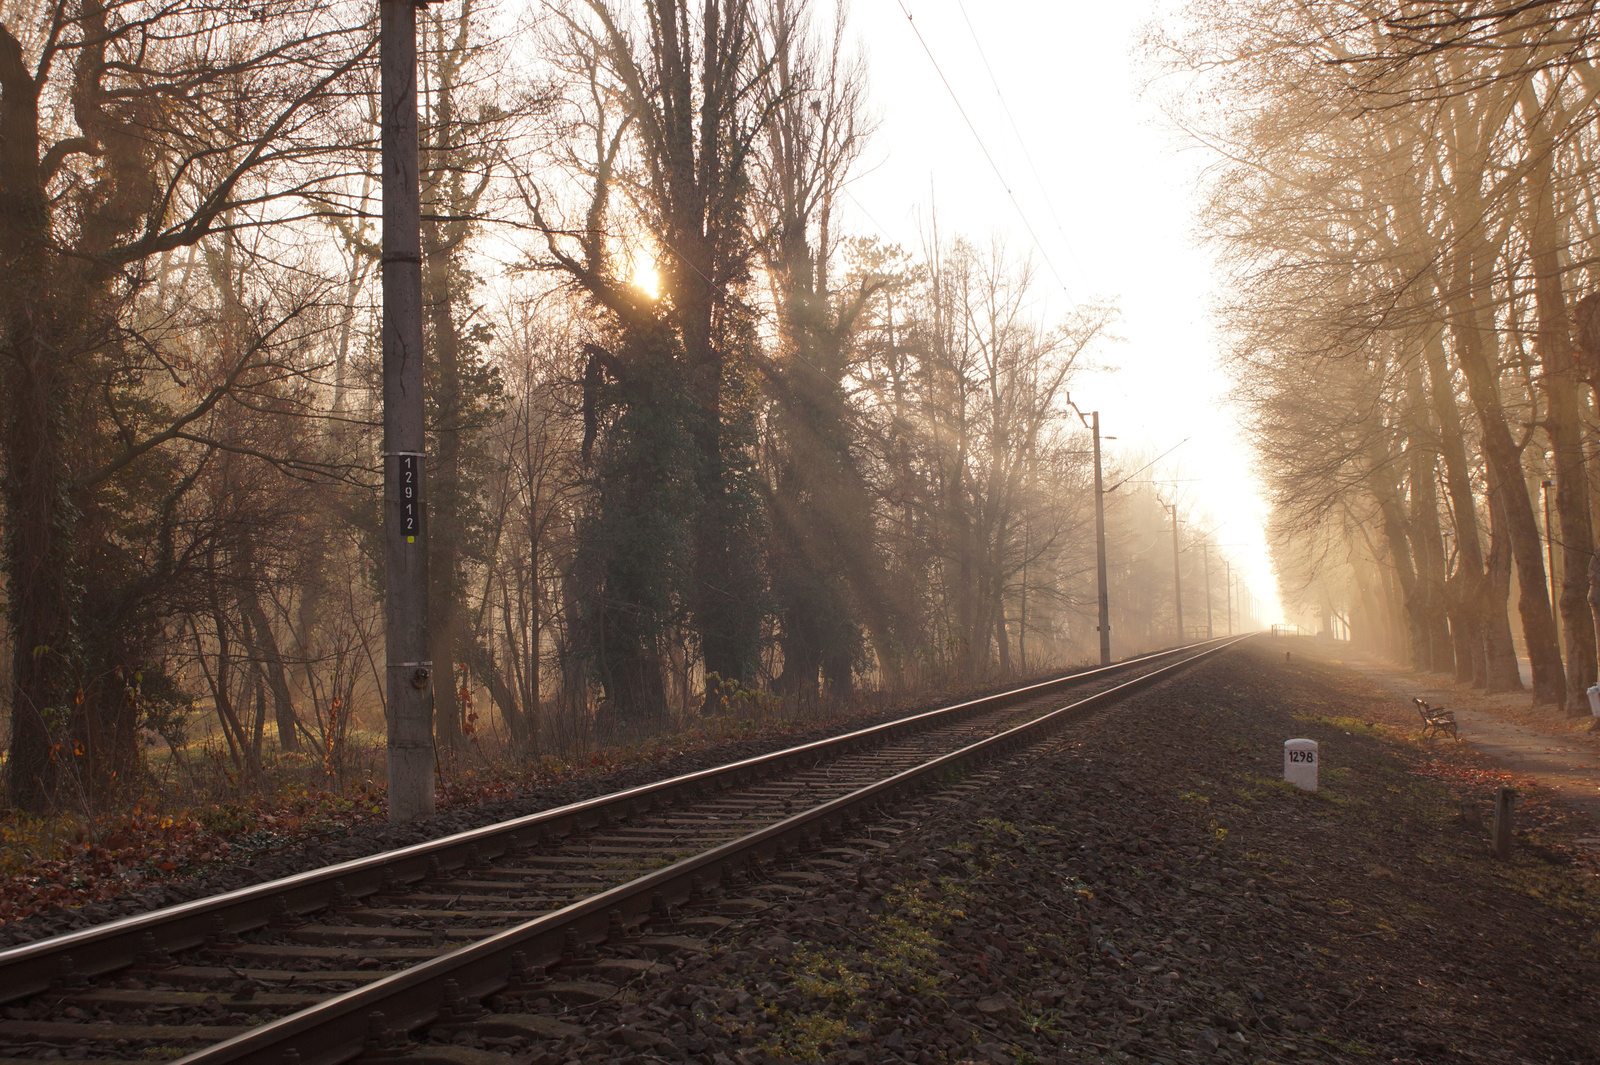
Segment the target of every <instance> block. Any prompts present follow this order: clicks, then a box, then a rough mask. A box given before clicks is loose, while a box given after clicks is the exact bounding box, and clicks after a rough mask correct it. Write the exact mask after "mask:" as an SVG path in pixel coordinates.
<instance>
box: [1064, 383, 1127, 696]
mask: <svg viewBox="0 0 1600 1065" xmlns="http://www.w3.org/2000/svg"><path fill="white" fill-rule="evenodd" d="M1067 406H1069V407H1071V408H1072V409H1073V410H1074V411H1077V414H1078V420H1079V421H1081V422H1083V424H1084V425H1085V426H1086V427H1088V429H1089V431H1090V432H1091V433H1093V434H1094V552H1095V574H1096V578H1097V579H1098V581H1099V584H1100V624H1099V625H1098V626H1097V627H1096V631H1097V632H1099V633H1100V664H1101V665H1102V666H1109V665H1110V664H1111V592H1110V590H1109V589H1107V587H1106V488H1105V478H1104V476H1103V475H1102V473H1101V470H1100V440H1101V437H1100V412H1099V411H1097V410H1096V411H1090V412H1089V413H1088V414H1084V413H1083V411H1081V410H1079V409H1078V405H1077V404H1076V403H1074V402H1072V396H1071V394H1068V396H1067ZM1105 439H1107V440H1115V439H1116V437H1114V436H1108V437H1105ZM1112 487H1113V490H1115V486H1114V485H1113V486H1112Z"/></svg>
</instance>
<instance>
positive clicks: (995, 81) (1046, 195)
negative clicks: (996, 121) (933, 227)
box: [956, 0, 1083, 299]
mask: <svg viewBox="0 0 1600 1065" xmlns="http://www.w3.org/2000/svg"><path fill="white" fill-rule="evenodd" d="M956 7H957V8H958V9H959V10H960V11H961V19H962V21H963V22H965V23H966V24H967V35H968V36H969V37H971V38H972V47H973V48H974V49H975V50H976V51H977V53H978V58H979V59H980V60H982V61H983V69H984V72H985V73H987V74H988V75H989V84H990V85H992V86H994V95H995V99H997V100H999V101H1000V109H1001V110H1002V111H1004V112H1005V113H1006V121H1007V122H1009V123H1010V124H1011V132H1012V134H1013V135H1014V136H1015V137H1016V138H1017V147H1018V148H1021V149H1022V158H1023V159H1025V160H1026V161H1027V163H1028V170H1029V171H1030V172H1031V173H1032V174H1033V181H1034V184H1036V185H1038V186H1039V198H1040V199H1042V200H1043V201H1044V209H1045V210H1046V211H1049V212H1050V220H1051V221H1052V222H1054V223H1055V225H1056V233H1057V235H1059V236H1060V237H1061V246H1062V247H1063V248H1065V249H1066V250H1067V256H1068V257H1069V258H1070V259H1071V260H1072V265H1073V266H1075V267H1076V268H1077V270H1078V273H1079V274H1080V275H1082V274H1083V264H1082V263H1080V262H1079V261H1078V256H1077V254H1076V253H1075V252H1074V251H1073V250H1072V241H1071V240H1070V239H1068V237H1067V231H1066V228H1065V227H1064V226H1063V225H1062V224H1061V216H1060V215H1059V214H1057V213H1056V205H1055V202H1054V201H1053V200H1051V198H1050V191H1049V190H1048V189H1046V188H1045V184H1044V178H1043V177H1042V176H1041V175H1040V173H1039V167H1038V164H1036V163H1035V162H1034V161H1033V153H1032V152H1030V151H1029V150H1028V139H1027V138H1026V137H1024V136H1023V135H1022V130H1021V128H1020V127H1018V125H1017V119H1016V116H1015V115H1014V114H1012V112H1011V104H1010V103H1009V102H1008V101H1007V100H1006V94H1005V92H1004V91H1003V90H1002V89H1001V88H1000V79H999V78H997V77H995V73H994V67H992V66H990V65H989V55H988V53H987V52H985V51H984V50H983V43H982V42H981V41H979V40H978V31H977V29H976V28H975V27H974V26H973V25H972V19H971V17H970V16H969V15H968V14H967V5H966V4H965V3H964V2H963V0H956ZM1067 296H1068V298H1069V299H1070V298H1071V296H1072V294H1071V293H1070V292H1069V293H1067Z"/></svg>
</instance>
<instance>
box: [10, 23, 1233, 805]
mask: <svg viewBox="0 0 1600 1065" xmlns="http://www.w3.org/2000/svg"><path fill="white" fill-rule="evenodd" d="M0 13H3V16H0V138H3V142H0V149H3V150H0V279H3V280H0V383H3V389H4V395H5V398H6V401H5V405H4V410H3V418H4V436H3V440H0V456H3V467H4V481H3V497H0V503H3V508H4V509H3V522H4V528H5V534H6V535H5V539H4V544H3V553H4V576H5V585H4V594H5V604H6V621H7V626H6V638H7V647H8V649H9V653H8V654H7V655H6V661H7V663H8V665H9V673H8V676H7V680H6V691H7V693H8V698H7V699H6V704H7V709H8V711H9V715H8V717H9V728H10V735H9V742H8V744H7V760H6V779H7V795H8V796H9V801H10V802H11V804H12V805H13V806H15V807H16V808H19V809H24V810H43V809H47V808H50V807H52V806H57V805H61V804H70V805H74V806H78V807H95V806H98V805H101V804H104V803H108V802H115V801H117V800H119V799H121V798H124V797H127V796H129V795H133V794H137V793H138V791H139V790H140V788H142V787H143V786H144V785H145V776H144V771H145V765H146V757H147V755H146V748H147V747H148V745H149V744H150V743H151V742H152V741H153V740H154V738H155V737H161V738H164V739H165V741H166V744H167V745H170V746H171V747H172V748H173V750H174V751H175V752H177V751H181V750H182V747H183V744H184V737H185V735H186V732H187V733H189V734H193V733H195V732H197V731H200V732H206V733H208V734H209V735H210V736H211V737H212V739H213V740H214V743H215V750H216V752H217V754H218V756H219V757H221V758H223V759H224V760H225V762H226V763H227V765H228V766H229V767H230V771H231V772H232V773H233V774H234V776H235V777H236V779H238V780H240V781H243V782H249V781H252V780H258V779H260V778H261V776H262V773H263V767H264V765H267V764H268V763H274V762H278V763H281V761H282V760H283V758H284V756H285V755H296V754H297V756H298V757H299V758H300V759H301V760H302V761H303V762H304V763H305V764H308V765H313V766H315V767H317V769H318V771H319V772H325V773H327V774H330V775H331V776H333V777H335V778H337V777H339V776H340V775H341V774H343V773H344V772H346V771H347V770H348V769H350V768H351V767H350V766H349V765H348V764H347V761H346V760H347V758H348V757H351V756H350V754H349V750H350V745H349V738H350V736H351V734H352V730H354V729H359V728H361V727H363V726H364V725H367V726H370V725H371V723H372V722H373V721H374V720H377V719H379V718H381V713H382V700H383V690H382V686H381V683H380V679H381V676H382V672H383V665H382V663H383V660H384V655H383V646H382V641H383V633H382V616H383V611H382V595H383V588H382V565H381V559H382V547H381V535H382V530H381V527H380V526H381V522H380V516H381V513H382V508H381V506H380V497H381V484H380V476H379V474H380V469H381V466H380V459H379V451H380V448H381V444H380V438H379V436H380V434H379V431H378V430H379V425H380V422H381V418H380V404H381V398H382V382H381V374H380V370H381V366H380V362H381V359H380V353H379V349H378V337H377V330H376V327H377V320H378V319H377V314H376V311H377V302H378V300H379V299H380V296H381V293H380V291H379V286H378V285H377V283H376V279H377V276H378V270H377V265H378V257H379V250H378V224H379V223H378V218H379V214H380V205H381V197H380V189H379V187H378V184H377V171H378V165H377V157H376V147H377V145H376V138H377V125H376V121H377V115H376V95H375V89H376V84H375V82H376V68H375V58H376V57H375V28H376V23H375V14H374V11H373V6H372V5H371V4H368V3H361V4H357V3H327V2H323V0H315V2H313V0H261V2H260V3H255V4H249V5H243V4H235V3H221V2H218V0H166V2H163V3H149V2H145V0H6V3H5V4H4V5H3V6H0ZM518 15H519V13H516V12H509V11H498V10H492V9H490V8H488V7H486V6H485V5H483V4H482V3H480V2H479V0H461V2H460V3H458V4H450V5H435V6H432V7H429V8H427V9H426V10H425V11H421V12H419V18H420V20H421V24H422V28H423V34H422V38H423V39H422V43H421V57H422V58H421V76H422V79H423V86H424V89H425V91H424V94H423V99H424V108H423V114H422V155H421V160H420V163H421V176H422V188H423V195H424V218H423V234H422V244H423V257H424V262H423V290H424V300H425V304H426V306H425V327H426V343H427V351H426V376H427V397H426V401H427V405H428V407H427V409H428V431H429V437H428V438H429V444H428V458H427V466H426V476H427V482H428V488H427V493H426V500H427V505H428V508H429V510H428V522H429V530H430V550H429V559H428V565H429V574H430V577H429V603H430V605H429V615H428V618H427V624H428V630H429V639H430V643H431V658H432V661H433V663H434V674H435V683H434V685H433V690H434V717H435V732H436V737H437V741H438V746H439V749H440V751H441V753H442V756H443V757H444V759H445V761H446V763H447V764H446V768H448V762H449V759H451V758H452V757H453V756H455V755H458V754H460V753H461V752H463V751H465V750H467V749H469V747H470V746H471V745H472V744H474V743H475V742H477V741H478V740H479V739H481V738H482V737H483V736H484V735H485V734H493V735H494V736H495V737H496V739H497V742H498V743H499V744H500V745H501V746H502V747H504V748H506V749H510V750H512V751H515V752H517V753H518V754H519V755H528V754H533V753H537V752H539V751H543V750H551V749H562V750H570V749H572V748H573V747H574V746H575V745H581V744H582V743H584V742H587V741H588V740H589V739H590V738H592V737H594V736H596V735H602V736H603V735H611V734H625V735H643V734H647V733H649V732H651V731H654V730H659V729H661V728H663V727H666V726H668V725H669V724H671V723H673V722H676V721H681V720H683V719H685V718H687V717H690V716H693V715H698V714H700V713H715V712H719V711H721V710H724V709H726V708H727V707H728V706H729V705H730V704H735V703H738V704H740V705H750V704H751V703H753V702H756V701H759V700H770V699H781V700H788V701H789V703H791V704H794V705H803V704H806V703H814V702H816V701H817V700H822V699H843V698H845V697H847V696H848V695H849V693H850V692H851V690H852V688H853V687H854V686H856V685H858V684H860V683H862V682H863V681H866V682H869V683H872V684H875V685H879V686H883V687H890V688H898V687H907V686H913V685H923V684H930V683H935V682H943V681H949V680H952V679H961V678H973V677H981V676H986V675H992V674H999V673H1020V672H1024V671H1034V670H1038V669H1041V668H1043V667H1045V666H1047V665H1049V664H1051V663H1056V662H1062V661H1067V660H1077V659H1082V658H1084V657H1086V656H1088V655H1090V654H1092V649H1093V648H1094V646H1095V644H1096V636H1095V632H1094V624H1095V622H1094V599H1095V589H1094V540H1093V520H1092V515H1093V500H1092V492H1091V491H1090V488H1089V486H1090V485H1091V484H1092V468H1091V466H1090V463H1089V460H1088V457H1087V454H1088V453H1087V441H1086V438H1085V434H1084V433H1083V431H1082V430H1081V428H1080V427H1078V423H1077V421H1076V419H1075V418H1072V419H1069V418H1068V417H1067V415H1068V414H1069V413H1070V412H1069V410H1068V406H1067V402H1066V400H1067V389H1068V387H1069V385H1070V383H1071V381H1072V378H1073V374H1074V372H1075V370H1076V368H1077V366H1078V365H1079V363H1080V362H1081V361H1082V357H1083V354H1084V352H1085V351H1086V350H1088V349H1089V348H1090V347H1091V346H1092V345H1095V344H1096V343H1098V342H1100V341H1101V340H1102V339H1103V338H1105V336H1106V332H1107V329H1108V327H1109V325H1110V322H1111V320H1112V317H1113V314H1112V312H1111V311H1110V310H1109V309H1106V308H1098V307H1085V308H1081V309H1079V310H1077V311H1076V312H1074V313H1072V314H1069V315H1068V316H1067V317H1066V318H1065V319H1064V320H1062V321H1059V322H1049V323H1046V322H1040V321H1038V320H1036V319H1035V318H1034V317H1032V316H1031V315H1030V314H1029V310H1028V309H1029V306H1030V301H1031V299H1032V296H1030V293H1031V292H1032V291H1033V288H1034V279H1033V277H1032V274H1031V271H1030V268H1029V267H1028V265H1027V263H1026V262H1025V261H1024V260H1023V259H1021V258H1019V257H1017V256H1014V255H1011V254H1009V253H1008V252H1007V251H1006V250H1005V249H1004V248H1003V247H999V246H994V247H987V248H982V247H978V246H975V245H973V244H971V243H968V242H964V241H962V240H952V239H946V238H943V237H937V236H930V237H929V239H928V240H927V241H926V246H925V247H924V248H923V249H921V250H920V251H919V253H917V254H915V255H910V254H907V253H905V252H903V251H901V250H900V249H898V248H893V247H887V246H884V245H882V244H881V243H879V242H877V241H874V240H872V239H870V238H869V237H866V236H863V235H860V234H851V233H846V232H844V231H843V229H842V227H841V225H840V223H839V221H838V218H839V215H840V214H841V213H842V212H841V211H840V208H839V201H840V197H841V196H842V195H843V194H844V193H843V190H844V188H845V184H846V182H847V181H848V179H849V176H850V175H851V173H852V167H853V166H854V165H855V164H856V162H857V160H858V159H859V158H860V155H861V152H862V150H863V146H864V145H865V143H866V141H867V138H868V136H869V135H870V133H871V129H870V127H871V121H870V117H869V111H868V109H867V103H866V81H865V71H864V68H863V67H862V65H861V64H860V63H859V62H858V61H853V60H852V59H851V57H850V54H849V50H848V49H847V48H846V47H844V43H845V40H846V37H845V28H844V26H843V25H842V23H841V21H840V16H839V15H838V13H836V12H835V11H833V10H832V9H828V10H823V9H821V8H817V9H812V8H810V7H808V6H807V5H806V4H804V3H796V2H791V0H761V2H754V0H752V2H741V0H735V2H732V3H721V4H707V5H703V6H694V5H681V4H679V3H675V2H673V0H648V2H645V3H643V4H640V5H638V6H623V5H610V4H607V3H605V2H603V0H591V2H588V3H573V4H570V5H567V6H565V7H557V8H556V9H554V10H553V11H552V12H550V13H548V14H547V15H546V16H545V17H542V18H541V19H540V20H539V21H538V22H537V23H535V24H523V23H520V22H518V21H516V17H517V16H518ZM1113 472H1114V471H1113ZM1113 503H1114V505H1113V506H1112V508H1111V516H1110V523H1111V528H1112V537H1111V538H1112V542H1113V553H1112V558H1113V581H1112V587H1113V596H1114V602H1115V603H1116V605H1117V612H1116V614H1115V615H1114V619H1113V624H1114V628H1115V630H1116V633H1117V637H1118V640H1119V645H1118V646H1119V651H1123V652H1131V651H1133V650H1137V649H1139V648H1140V647H1141V646H1144V645H1146V644H1149V643H1166V642H1170V641H1171V639H1172V638H1173V636H1174V633H1173V632H1172V624H1171V617H1172V615H1171V607H1170V597H1169V595H1168V591H1169V590H1170V575H1171V572H1172V571H1171V569H1170V565H1171V555H1170V549H1171V543H1170V539H1169V538H1166V534H1165V532H1164V530H1165V525H1164V523H1163V520H1162V519H1163V518H1164V516H1165V515H1164V513H1163V512H1161V511H1160V510H1159V508H1158V507H1157V504H1156V503H1155V500H1154V498H1153V496H1152V495H1151V490H1150V489H1149V488H1148V487H1141V486H1140V485H1138V484H1129V485H1127V486H1126V487H1125V488H1124V489H1123V490H1122V491H1121V492H1120V493H1119V494H1115V495H1114V498H1113ZM1198 542H1199V541H1196V543H1198ZM1195 555H1196V552H1194V551H1189V552H1188V554H1187V555H1186V556H1185V559H1186V560H1185V562H1184V567H1185V569H1186V571H1187V573H1188V574H1189V576H1187V577H1186V579H1195V577H1197V575H1198V569H1197V568H1196V566H1195V564H1194V562H1193V561H1191V560H1193V559H1194V557H1195ZM1207 557H1211V556H1209V555H1208V556H1207ZM1222 581H1223V578H1222V575H1221V574H1220V573H1219V574H1218V575H1217V578H1216V580H1215V581H1214V582H1213V583H1214V586H1216V587H1218V588H1220V586H1221V584H1222ZM1189 594H1190V595H1191V596H1192V595H1195V594H1198V593H1197V591H1196V590H1195V589H1190V592H1189ZM1225 594H1226V593H1225V590H1219V591H1218V597H1219V598H1218V602H1219V604H1220V603H1221V601H1222V598H1221V597H1222V596H1224V595H1225ZM1190 609H1191V611H1194V609H1195V608H1193V607H1191V608H1190ZM1218 609H1219V611H1220V609H1221V607H1220V606H1219V608H1218ZM1191 617H1192V614H1191ZM1191 624H1192V622H1191Z"/></svg>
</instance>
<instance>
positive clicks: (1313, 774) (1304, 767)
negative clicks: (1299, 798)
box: [1283, 740, 1317, 791]
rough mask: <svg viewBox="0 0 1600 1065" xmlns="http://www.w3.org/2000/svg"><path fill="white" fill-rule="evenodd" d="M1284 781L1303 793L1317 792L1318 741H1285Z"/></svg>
mask: <svg viewBox="0 0 1600 1065" xmlns="http://www.w3.org/2000/svg"><path fill="white" fill-rule="evenodd" d="M1283 779H1284V780H1287V781H1288V782H1289V783H1291V784H1293V785H1294V786H1295V787H1297V788H1300V789H1301V790H1303V791H1316V790H1317V741H1316V740H1284V741H1283Z"/></svg>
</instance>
